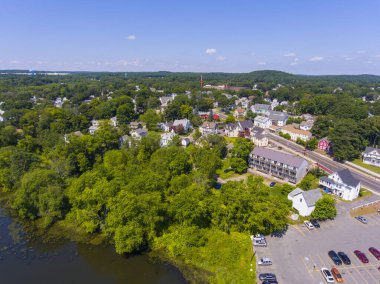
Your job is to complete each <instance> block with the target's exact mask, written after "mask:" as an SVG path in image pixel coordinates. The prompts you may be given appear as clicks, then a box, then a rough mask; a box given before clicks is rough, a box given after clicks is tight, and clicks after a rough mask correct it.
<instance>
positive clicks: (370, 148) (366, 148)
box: [364, 147, 380, 155]
mask: <svg viewBox="0 0 380 284" xmlns="http://www.w3.org/2000/svg"><path fill="white" fill-rule="evenodd" d="M372 151H376V153H377V155H380V149H378V148H373V147H365V150H364V154H368V153H370V152H372Z"/></svg>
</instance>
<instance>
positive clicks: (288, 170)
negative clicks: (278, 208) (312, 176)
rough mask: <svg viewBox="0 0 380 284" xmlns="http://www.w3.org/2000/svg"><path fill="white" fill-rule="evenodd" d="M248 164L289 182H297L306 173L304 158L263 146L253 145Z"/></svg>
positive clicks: (306, 167)
mask: <svg viewBox="0 0 380 284" xmlns="http://www.w3.org/2000/svg"><path fill="white" fill-rule="evenodd" d="M248 162H249V166H250V167H251V168H253V169H255V170H257V171H260V172H264V173H266V174H271V175H272V176H275V177H277V178H280V179H284V180H287V181H289V182H291V183H298V182H299V181H301V180H302V179H303V177H304V176H305V175H306V173H307V169H308V163H307V161H306V160H305V159H303V158H300V157H296V156H293V155H290V154H285V153H283V152H279V151H275V150H271V149H268V148H264V147H257V146H256V147H255V148H254V149H253V151H252V152H251V153H250V154H249V160H248Z"/></svg>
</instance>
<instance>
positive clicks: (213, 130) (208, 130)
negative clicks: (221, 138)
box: [199, 121, 218, 136]
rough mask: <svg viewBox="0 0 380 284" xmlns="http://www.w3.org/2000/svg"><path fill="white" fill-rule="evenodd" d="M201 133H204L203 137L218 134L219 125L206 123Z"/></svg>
mask: <svg viewBox="0 0 380 284" xmlns="http://www.w3.org/2000/svg"><path fill="white" fill-rule="evenodd" d="M199 131H200V132H201V133H202V135H203V136H206V135H209V134H218V125H217V124H216V123H215V122H208V121H205V122H203V124H202V125H201V127H199Z"/></svg>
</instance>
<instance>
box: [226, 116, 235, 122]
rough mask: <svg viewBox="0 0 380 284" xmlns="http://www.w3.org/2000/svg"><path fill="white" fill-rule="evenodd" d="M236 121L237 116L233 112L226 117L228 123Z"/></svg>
mask: <svg viewBox="0 0 380 284" xmlns="http://www.w3.org/2000/svg"><path fill="white" fill-rule="evenodd" d="M235 122H236V120H235V117H234V116H233V115H232V114H229V115H228V116H227V117H226V124H228V123H235Z"/></svg>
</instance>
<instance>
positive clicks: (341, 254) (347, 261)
mask: <svg viewBox="0 0 380 284" xmlns="http://www.w3.org/2000/svg"><path fill="white" fill-rule="evenodd" d="M338 256H339V258H340V259H341V260H342V261H343V263H344V264H347V265H350V264H351V259H350V258H349V257H348V256H347V254H345V253H344V252H342V251H340V252H338Z"/></svg>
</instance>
